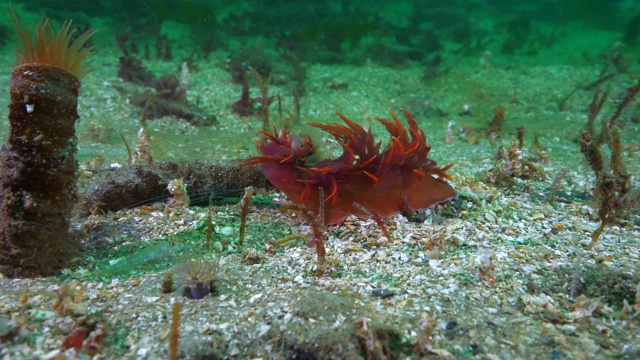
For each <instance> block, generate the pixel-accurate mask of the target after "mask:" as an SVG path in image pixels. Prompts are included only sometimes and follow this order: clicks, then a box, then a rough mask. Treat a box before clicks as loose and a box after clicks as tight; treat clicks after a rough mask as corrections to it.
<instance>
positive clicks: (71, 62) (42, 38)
mask: <svg viewBox="0 0 640 360" xmlns="http://www.w3.org/2000/svg"><path fill="white" fill-rule="evenodd" d="M9 9H10V13H9V20H10V21H11V25H13V29H14V30H15V32H16V35H18V43H19V44H16V45H14V50H15V53H16V66H19V65H23V64H30V63H38V64H48V65H53V66H58V67H61V68H63V69H65V70H67V71H69V72H70V73H72V74H73V75H75V76H76V77H77V78H78V79H82V78H83V77H84V76H85V75H87V74H88V73H90V72H92V71H94V70H95V69H93V68H90V66H91V63H92V62H93V61H92V60H89V61H85V60H86V59H87V58H88V57H89V56H91V55H92V54H94V51H93V48H94V47H93V46H92V47H89V48H84V47H83V46H84V45H85V44H86V42H87V41H88V40H89V39H90V38H91V37H92V36H93V35H94V34H95V33H96V32H97V31H98V30H95V29H90V30H88V31H86V32H85V33H83V34H81V35H79V36H77V37H76V38H75V39H74V35H75V33H76V31H77V29H75V28H74V29H71V23H72V21H71V20H66V21H65V22H64V23H63V24H62V26H61V27H60V29H58V31H55V32H54V30H53V27H52V26H51V23H50V22H49V19H47V18H45V17H44V16H43V17H42V18H40V21H38V24H37V25H36V27H35V31H33V24H31V25H30V26H29V30H27V29H26V28H25V27H24V25H22V22H21V21H20V18H19V17H18V14H16V12H15V10H13V7H12V6H11V5H9ZM32 32H33V35H32Z"/></svg>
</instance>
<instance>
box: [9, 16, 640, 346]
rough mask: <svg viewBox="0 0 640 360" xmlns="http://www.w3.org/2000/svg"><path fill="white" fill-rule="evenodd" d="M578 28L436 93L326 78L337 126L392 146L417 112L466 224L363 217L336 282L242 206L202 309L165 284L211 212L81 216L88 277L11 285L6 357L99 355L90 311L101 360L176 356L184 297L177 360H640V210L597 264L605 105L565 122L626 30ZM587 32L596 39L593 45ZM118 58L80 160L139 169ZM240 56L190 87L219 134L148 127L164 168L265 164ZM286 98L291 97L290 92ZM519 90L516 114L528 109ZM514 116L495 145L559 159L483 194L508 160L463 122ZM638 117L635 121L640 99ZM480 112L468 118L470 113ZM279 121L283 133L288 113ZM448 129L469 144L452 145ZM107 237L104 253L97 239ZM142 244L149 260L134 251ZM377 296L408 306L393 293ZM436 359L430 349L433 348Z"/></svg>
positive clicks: (372, 67) (98, 88) (405, 72)
mask: <svg viewBox="0 0 640 360" xmlns="http://www.w3.org/2000/svg"><path fill="white" fill-rule="evenodd" d="M573 31H574V32H573V33H569V34H568V35H567V37H566V38H565V39H563V40H562V41H561V43H560V44H558V45H556V46H554V47H553V48H551V49H548V50H544V51H543V52H541V53H539V54H537V55H533V56H509V57H507V56H504V55H501V54H499V53H494V54H493V56H492V59H491V66H482V65H481V63H480V61H479V60H478V58H477V57H476V56H473V57H467V58H461V59H460V60H457V61H455V62H454V61H453V60H451V62H450V63H448V64H446V66H447V67H448V68H449V71H447V72H445V73H442V74H441V75H439V76H437V77H436V78H434V79H430V80H425V79H423V69H422V68H421V67H420V66H418V65H410V66H407V67H403V68H399V69H391V68H384V67H381V66H379V65H376V64H375V63H373V62H369V61H365V62H364V63H363V64H362V65H358V66H355V65H310V64H308V65H307V66H308V68H307V69H308V76H307V81H306V83H305V85H306V89H307V93H306V96H305V97H304V98H303V99H302V120H303V121H313V122H325V123H326V122H331V121H338V120H339V119H338V118H337V117H336V116H335V115H334V114H333V112H334V111H335V110H339V111H340V112H342V113H343V114H345V115H346V116H348V117H350V118H351V119H352V120H354V121H356V122H359V123H365V124H368V125H371V126H372V128H373V130H374V133H375V134H377V135H378V136H380V138H381V139H383V140H384V141H387V136H386V135H385V134H384V132H383V129H382V128H381V127H380V126H378V125H375V124H374V122H373V121H372V119H371V117H372V116H382V117H386V116H387V111H388V109H393V110H394V111H396V112H399V111H400V109H401V108H406V109H408V110H409V111H410V112H412V113H413V114H414V116H415V118H416V119H417V121H418V123H419V124H420V126H421V127H422V128H423V129H424V131H425V133H426V134H427V136H428V140H429V143H430V145H431V146H432V147H433V148H432V152H431V154H430V156H431V157H432V158H433V159H435V160H436V161H438V163H439V164H440V165H446V164H448V163H451V162H455V163H456V165H455V166H454V167H453V168H452V169H451V170H450V171H449V173H450V174H451V175H452V180H451V183H452V184H453V185H454V186H455V188H456V189H457V190H458V191H459V192H460V193H463V194H464V196H462V197H461V198H460V199H459V200H458V201H459V203H458V205H457V207H456V211H449V212H447V210H446V208H445V209H439V210H437V211H436V212H441V213H445V214H448V215H444V216H443V215H440V216H439V217H438V218H437V221H434V220H433V219H434V218H433V217H430V218H427V220H426V221H425V222H424V223H414V222H408V221H407V219H405V218H404V217H402V216H395V217H392V218H389V219H387V220H386V222H387V226H388V227H389V229H390V231H391V234H392V237H393V242H389V241H388V239H386V238H384V237H383V235H382V233H381V231H380V229H379V228H378V227H377V226H376V225H375V223H373V222H372V221H363V220H359V219H355V218H349V219H348V220H347V221H346V222H345V223H343V224H341V225H338V226H332V227H330V228H328V229H327V232H328V235H329V239H328V241H327V243H326V247H327V251H328V261H329V263H330V267H331V270H330V271H329V273H328V275H327V276H324V277H317V276H316V275H315V253H314V251H313V249H312V248H311V247H309V246H307V245H306V244H304V243H302V242H301V241H297V242H292V243H290V244H287V245H282V246H278V247H276V246H275V245H274V243H275V241H276V240H277V239H280V238H282V237H284V236H286V235H288V234H303V235H310V229H309V227H308V226H307V225H306V224H305V223H304V222H303V221H300V219H299V218H297V217H295V216H291V215H290V214H284V213H280V212H279V211H278V210H277V209H271V208H255V207H253V208H252V209H251V210H250V214H249V217H248V225H247V226H248V227H247V239H246V240H245V245H244V249H240V248H239V247H238V245H237V233H238V226H239V222H238V218H239V210H238V208H237V206H235V205H226V206H225V205H221V206H216V207H213V208H212V212H213V222H214V224H215V229H214V230H215V231H214V241H215V242H216V247H217V248H218V249H222V251H220V250H219V251H217V252H214V254H212V255H211V256H215V257H218V258H219V259H220V268H219V271H218V278H219V284H220V286H219V291H218V294H217V295H213V296H207V297H205V298H204V299H202V300H191V299H187V298H185V297H183V296H182V295H181V294H180V292H179V291H176V292H173V293H170V294H163V293H161V291H160V284H161V282H162V278H163V277H164V276H165V275H166V274H167V273H169V272H171V273H175V274H176V279H177V283H178V284H179V283H180V277H181V275H180V274H181V271H182V270H180V269H181V263H184V261H185V259H187V258H188V257H192V256H199V257H202V256H203V255H202V250H198V249H201V247H202V244H203V242H204V238H205V235H204V230H203V226H202V222H203V221H204V220H203V219H204V217H205V214H206V211H207V209H206V208H197V207H194V208H188V209H169V208H166V207H165V206H164V205H163V204H158V205H154V206H152V207H147V208H144V209H142V208H135V209H129V210H124V211H120V212H118V213H115V214H105V215H100V216H94V217H91V218H90V219H76V220H75V224H76V226H79V227H82V224H86V223H87V222H91V223H92V224H101V226H98V227H96V228H97V229H100V231H98V232H99V233H91V231H89V234H88V237H86V238H85V240H84V243H83V248H84V249H85V253H84V254H83V256H84V257H83V258H82V259H79V260H78V264H79V265H78V267H75V268H72V269H69V270H68V271H65V273H64V274H63V275H61V276H60V277H56V278H47V279H31V280H29V279H8V278H0V285H1V290H0V312H1V313H0V336H4V337H3V338H2V339H3V343H2V344H1V345H0V355H1V356H2V357H3V358H4V359H61V358H74V357H76V356H77V357H79V358H90V357H91V356H90V355H88V354H85V353H76V351H75V350H73V349H69V350H67V351H63V350H61V345H62V343H63V342H64V340H65V338H66V337H67V335H68V334H70V333H71V332H72V331H73V330H74V329H75V328H77V327H78V326H79V325H78V324H79V323H80V324H81V322H82V321H83V319H84V317H85V316H87V317H88V318H89V320H87V321H98V322H99V324H100V325H99V326H100V328H101V329H103V330H104V332H105V333H104V335H103V336H102V342H100V344H99V346H98V348H97V354H96V355H94V356H93V358H98V359H102V358H104V359H110V358H121V359H161V358H168V356H169V347H170V345H169V339H170V338H171V335H170V328H171V313H172V306H173V304H174V303H176V302H180V303H182V310H181V317H180V325H179V334H180V339H179V356H180V358H184V359H218V358H220V359H222V358H238V359H284V358H292V359H293V358H296V359H315V358H336V359H357V358H365V357H366V355H365V352H364V350H363V347H362V346H361V343H360V342H359V339H360V340H363V339H368V340H364V342H363V343H364V344H365V345H364V346H365V347H367V346H369V351H370V353H369V356H370V357H369V358H371V359H378V358H382V357H375V356H383V355H389V354H391V355H392V356H393V358H396V359H404V358H420V357H421V356H425V357H426V358H438V357H441V358H480V359H611V358H626V359H637V358H639V357H640V316H639V314H638V311H640V308H639V306H640V290H639V289H638V286H640V284H639V281H640V275H639V274H638V270H639V266H640V257H639V254H640V246H639V244H640V226H639V225H638V224H639V221H640V220H639V219H638V215H637V212H636V213H635V215H631V216H629V217H626V218H625V219H624V220H622V221H620V222H618V223H616V224H612V225H610V226H608V227H607V228H606V230H605V231H604V234H603V236H602V238H601V239H600V241H599V243H598V244H597V245H596V246H595V247H594V248H593V249H592V250H590V251H587V250H585V249H584V248H583V246H584V245H585V244H588V243H589V240H590V234H591V232H592V231H593V230H595V229H596V227H597V226H598V224H599V222H598V221H597V220H596V219H594V211H595V209H594V206H595V204H596V203H595V201H594V199H593V197H592V195H591V194H592V191H591V189H592V187H593V184H594V176H593V173H592V171H591V170H590V168H589V167H588V165H587V163H586V162H585V161H584V157H583V155H582V154H581V153H580V151H579V146H578V144H577V142H576V137H577V135H578V134H579V132H580V130H581V129H583V128H584V126H585V123H586V115H587V111H588V105H589V102H590V101H591V98H592V96H593V92H592V91H582V90H581V91H578V92H577V93H576V94H575V96H573V97H572V98H571V99H570V100H569V101H568V102H567V104H566V108H565V110H563V111H560V110H559V109H558V102H559V101H560V99H561V98H562V97H563V96H565V95H566V94H568V93H569V92H570V91H571V90H572V89H573V88H574V86H576V85H579V84H586V83H589V82H590V81H592V80H594V79H595V78H597V76H598V74H599V72H600V69H601V67H602V61H601V60H598V55H599V54H602V53H606V52H607V51H608V50H609V48H610V47H611V45H612V44H613V43H614V42H615V40H616V38H617V37H618V36H619V35H618V34H611V33H600V32H592V33H588V32H586V30H585V29H577V28H576V29H574V30H573ZM586 38H588V39H589V41H587V40H579V39H586ZM105 42H107V40H105ZM592 44H602V45H601V46H594V45H592ZM584 54H587V55H584ZM118 56H119V54H118V52H117V50H116V49H115V48H113V47H109V46H103V47H102V48H100V49H99V51H98V55H97V56H96V64H97V70H96V71H95V72H94V73H92V74H90V75H89V76H87V78H86V79H85V80H84V81H83V87H82V92H81V97H80V105H79V113H80V116H81V120H80V121H79V123H78V125H77V134H78V137H79V143H78V147H79V149H78V159H79V162H80V163H83V162H84V161H87V160H89V159H91V158H93V157H95V156H102V157H104V165H103V167H104V168H106V167H108V166H109V165H110V164H114V163H119V164H122V165H125V163H126V161H127V155H126V151H125V148H124V146H123V144H122V141H121V140H120V136H119V134H120V133H122V134H123V135H124V136H125V138H127V140H128V141H129V143H130V144H133V143H134V142H135V139H136V133H137V130H138V120H139V118H140V109H138V108H136V107H134V106H132V105H130V104H129V100H128V99H127V98H126V97H125V96H124V95H122V94H121V93H119V92H118V91H117V90H116V87H119V86H123V87H127V86H130V85H126V84H123V83H122V81H121V80H119V79H118V78H117V77H116V65H117V60H118ZM226 56H227V53H225V52H214V53H213V54H212V56H211V58H210V60H209V61H208V62H207V63H200V64H199V69H198V70H197V71H193V72H192V73H191V85H190V87H189V92H188V96H189V98H190V99H192V100H193V101H195V100H196V99H199V100H200V106H201V107H202V108H203V109H204V110H205V111H207V112H211V113H213V114H215V115H216V116H217V118H218V121H219V123H220V125H219V126H216V127H211V128H205V129H202V128H194V127H192V126H190V125H187V124H185V123H183V122H180V121H177V120H176V119H171V118H164V119H160V120H154V121H150V122H149V123H148V130H149V132H150V134H151V146H152V150H151V151H152V155H153V157H154V159H155V160H156V161H185V160H209V161H222V160H227V159H234V158H244V157H248V156H253V155H255V154H256V153H255V146H254V144H253V140H254V139H255V138H257V130H258V129H259V128H260V119H258V118H245V119H240V118H238V117H237V116H236V115H234V114H233V113H232V112H231V109H230V104H231V103H233V102H234V101H235V100H236V98H237V97H238V95H239V93H240V87H239V86H238V85H234V84H231V83H230V82H229V75H228V74H227V73H226V72H225V70H224V65H223V64H224V60H225V58H226ZM635 56H636V59H635V62H634V64H633V65H632V67H631V70H630V71H629V72H628V73H627V74H621V75H619V76H618V77H617V78H616V79H614V80H613V81H612V82H611V83H610V84H611V87H612V98H616V97H619V96H620V95H621V94H623V93H624V90H625V88H626V87H627V86H630V85H631V84H634V83H635V82H636V81H637V79H638V75H637V74H638V71H639V69H640V65H639V64H638V60H637V57H638V53H637V52H636V54H635ZM588 59H590V60H588ZM12 61H13V54H12V53H11V51H10V49H9V46H5V47H4V48H3V51H2V53H1V54H0V64H2V66H0V83H1V84H2V87H1V88H2V89H1V91H0V103H8V83H9V74H10V70H11V66H10V65H9V64H11V63H12ZM149 66H150V67H151V69H152V70H154V71H155V72H156V73H165V72H169V71H173V72H176V73H178V70H177V69H178V67H179V62H178V61H174V62H155V61H151V62H150V63H149ZM330 85H331V86H330ZM330 87H334V88H335V87H338V88H341V89H337V90H336V89H331V88H330ZM270 91H271V93H272V94H276V93H277V92H279V91H281V92H282V93H285V90H284V89H283V88H280V87H279V86H277V85H275V86H272V87H271V88H270ZM514 91H517V100H518V101H517V103H514V102H512V99H513V97H514ZM636 101H638V100H636ZM609 104H611V102H610V103H609ZM498 106H503V107H504V109H505V122H504V129H503V131H502V133H501V136H500V139H498V140H497V141H496V143H497V144H501V145H504V146H509V144H510V143H511V142H512V141H515V130H514V129H515V127H517V126H524V127H525V148H524V149H523V155H524V156H525V157H528V156H531V155H532V152H531V145H532V143H533V139H534V136H536V135H538V136H539V139H540V141H541V142H542V144H544V146H546V148H547V151H548V155H549V161H548V162H546V163H536V165H538V166H539V167H540V168H541V169H543V170H544V174H545V178H544V179H542V180H520V179H515V180H514V182H513V184H512V185H511V186H506V187H505V186H495V185H493V184H488V183H485V182H484V181H483V178H484V175H483V174H484V172H485V171H486V170H487V169H490V168H492V167H494V166H495V164H496V161H495V148H492V146H491V145H490V143H489V142H488V141H486V140H484V141H482V142H480V143H479V144H470V143H468V142H467V139H466V138H465V137H464V136H463V135H461V134H460V133H459V132H458V128H459V127H460V126H462V125H463V124H471V125H472V126H473V127H475V128H476V129H483V128H484V127H485V126H486V123H487V122H488V121H489V120H490V119H491V118H492V117H493V114H494V111H495V109H496V108H497V107H498ZM633 106H635V107H636V110H635V111H636V112H637V111H638V110H637V107H638V104H637V102H636V103H635V104H634V105H633ZM284 107H285V114H286V113H291V111H292V104H291V102H290V99H289V98H288V97H285V103H284ZM465 107H468V109H469V115H468V116H461V115H460V113H462V112H463V110H464V109H465ZM7 111H8V110H7V108H6V107H2V108H0V117H2V118H6V115H7ZM611 113H612V107H611V106H610V105H609V106H606V107H605V109H604V112H603V114H605V115H606V114H611ZM271 114H272V118H274V119H275V123H276V125H279V124H278V121H279V119H278V116H277V113H276V111H275V107H274V108H273V109H272V112H271ZM628 119H629V117H627V115H626V113H625V117H624V120H625V121H626V127H625V128H624V130H622V131H621V137H622V144H623V145H626V146H628V148H629V149H630V150H629V151H625V152H624V155H625V158H624V160H625V162H626V165H627V171H628V172H629V173H630V174H634V175H636V177H635V178H634V180H633V185H634V186H635V187H636V188H637V187H638V186H640V184H639V182H638V178H637V174H638V170H639V168H640V152H639V151H638V145H640V143H639V141H640V125H639V124H638V123H637V122H636V123H633V122H631V121H628ZM449 122H453V124H454V126H453V129H454V130H455V131H454V135H455V136H454V140H453V142H452V143H449V144H447V143H445V134H446V130H447V126H448V124H449ZM299 129H300V131H308V128H304V127H303V126H301V127H300V128H299ZM7 131H8V123H7V121H2V122H1V123H0V135H1V136H2V138H6V135H7ZM313 136H314V138H316V142H317V143H318V144H320V145H321V146H329V145H331V142H330V141H321V140H320V138H319V137H318V136H322V133H321V132H317V131H316V132H313ZM625 149H626V148H625ZM563 168H564V169H566V170H567V173H566V175H565V177H564V179H563V181H562V183H561V187H560V193H561V194H562V196H559V197H558V201H556V203H555V204H554V205H550V204H549V202H548V200H547V197H548V194H549V191H550V187H551V182H552V181H553V178H554V177H555V175H556V174H557V173H558V171H560V170H561V169H563ZM84 181H88V182H90V181H92V180H91V179H85V180H84ZM278 197H280V198H284V196H283V195H279V196H278ZM450 206H451V205H450ZM97 238H99V239H100V247H99V248H96V244H92V243H91V241H92V239H94V240H95V239H97ZM167 242H172V243H174V245H175V250H171V249H169V250H166V248H165V246H164V245H163V244H166V243H167ZM158 244H159V245H158ZM144 249H151V250H148V251H147V252H146V253H144V252H143V253H142V255H136V254H140V251H144ZM189 249H191V252H190V250H189ZM193 249H196V250H195V251H194V250H193ZM243 250H244V253H243ZM197 253H200V255H194V254H197ZM207 256H209V255H207ZM116 259H120V261H123V262H129V263H130V267H131V268H126V269H124V270H121V269H120V270H118V271H115V270H114V271H110V270H109V266H110V265H108V261H109V260H116ZM254 262H256V263H255V264H254ZM120 264H122V263H120ZM111 266H114V265H111ZM63 284H69V285H71V287H72V289H73V291H72V294H77V292H79V290H78V289H82V293H81V294H80V295H79V296H76V298H75V299H73V300H72V303H73V306H71V305H70V306H69V309H68V311H65V312H63V313H58V312H56V311H54V310H53V304H54V303H55V301H56V300H57V298H58V294H59V293H60V289H61V287H62V286H63ZM572 289H573V290H572ZM374 290H384V291H385V292H387V293H388V292H391V293H392V295H391V296H388V297H387V296H385V297H379V296H376V295H375V294H378V292H374ZM572 292H573V295H574V297H571V295H572ZM25 294H26V295H25ZM581 294H582V295H583V296H582V297H579V295H581ZM72 297H73V296H72ZM625 300H626V301H627V303H628V305H625ZM363 318H366V320H363ZM364 322H366V330H365V329H364V328H363V323H364ZM425 327H428V328H430V329H431V330H430V334H429V335H430V336H427V335H425V334H424V333H425V331H424V328H425ZM9 333H11V334H12V335H11V336H8V335H6V334H9ZM9 337H10V338H11V340H8V338H9ZM367 341H368V342H367ZM367 344H368V345H367ZM416 344H418V346H417V347H416ZM420 347H422V353H423V354H422V355H421V354H420V351H419V350H418V351H416V349H419V348H420Z"/></svg>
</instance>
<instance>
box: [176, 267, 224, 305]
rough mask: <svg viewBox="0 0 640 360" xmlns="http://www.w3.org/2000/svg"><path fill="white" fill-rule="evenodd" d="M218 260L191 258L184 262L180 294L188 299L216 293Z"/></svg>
mask: <svg viewBox="0 0 640 360" xmlns="http://www.w3.org/2000/svg"><path fill="white" fill-rule="evenodd" d="M219 265H220V261H219V260H218V259H216V260H207V259H191V260H189V261H187V262H186V263H185V264H184V267H183V271H184V273H185V281H184V287H183V290H182V294H183V295H184V296H185V297H187V298H189V299H202V298H204V297H205V296H207V295H209V294H210V293H216V288H217V282H218V269H219V267H220V266H219Z"/></svg>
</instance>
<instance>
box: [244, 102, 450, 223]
mask: <svg viewBox="0 0 640 360" xmlns="http://www.w3.org/2000/svg"><path fill="white" fill-rule="evenodd" d="M402 111H403V112H404V114H405V116H406V118H407V122H408V124H409V131H408V132H407V129H406V128H405V127H404V125H403V124H402V122H401V121H400V120H399V119H398V117H397V116H396V115H395V114H394V113H393V111H391V110H390V111H389V113H390V114H391V117H392V120H385V119H382V118H376V120H377V121H379V122H380V123H381V124H382V125H384V126H385V127H386V129H387V131H388V132H389V134H390V135H391V140H390V142H389V144H388V146H387V147H386V148H385V149H384V150H383V151H382V152H381V151H380V148H381V142H379V141H378V142H376V140H375V139H374V137H373V134H372V133H371V130H365V129H364V128H363V127H362V126H360V125H358V124H356V123H355V122H353V121H351V120H349V119H348V118H347V117H346V116H344V115H342V114H341V113H339V112H337V111H336V114H337V115H338V116H339V117H340V118H342V120H343V121H344V122H345V123H346V125H342V124H338V123H331V124H329V125H324V124H318V123H308V124H309V125H311V126H314V127H317V128H319V129H322V130H324V131H326V132H328V133H329V134H331V135H332V136H333V137H334V138H335V139H336V141H337V142H338V144H340V146H341V147H342V155H340V156H339V157H337V158H335V159H332V158H328V159H325V160H321V161H319V162H313V161H312V159H314V158H315V157H316V156H315V153H316V151H315V150H314V147H313V142H312V140H311V137H309V135H304V136H298V135H295V134H290V133H288V132H287V131H286V129H283V130H282V131H281V132H280V133H278V131H277V130H276V129H275V128H274V132H273V133H268V132H264V131H261V133H262V134H263V135H264V139H263V140H259V141H258V142H257V148H258V151H259V153H260V155H259V156H256V157H252V158H249V159H247V160H246V161H245V163H246V164H258V163H259V164H261V169H262V172H263V173H264V176H265V177H266V178H267V180H269V181H270V182H271V183H272V184H273V185H274V186H275V187H276V188H278V189H280V190H281V191H282V192H284V193H285V194H286V195H287V196H288V197H289V199H290V200H291V201H292V202H293V203H295V204H302V205H304V206H305V207H306V208H307V209H308V210H310V211H312V212H313V213H314V214H315V215H316V216H318V214H319V212H320V209H321V207H320V201H321V200H320V196H321V194H323V196H324V198H323V200H322V201H323V207H322V208H323V209H324V221H325V224H327V225H331V224H338V223H340V222H342V221H344V220H345V219H346V218H347V217H348V216H349V215H356V216H358V217H360V218H368V217H371V216H374V217H378V218H386V217H388V216H391V215H395V214H398V213H401V212H405V211H412V210H422V209H426V208H430V207H432V206H434V205H436V204H438V203H441V202H444V201H447V200H450V199H452V198H454V197H456V192H455V190H454V189H453V187H452V186H451V185H450V184H448V183H447V182H446V181H445V179H446V178H449V176H448V175H447V173H446V171H447V170H448V169H449V168H451V167H452V166H453V165H454V164H450V165H448V166H445V167H442V168H438V167H437V164H436V162H435V161H433V160H432V159H429V158H428V157H427V155H428V154H429V151H430V150H431V147H430V146H429V145H427V139H426V136H425V134H424V131H422V129H420V127H419V126H418V124H417V123H416V122H415V121H414V120H413V116H412V115H411V114H410V113H409V112H408V111H406V110H404V109H403V110H402Z"/></svg>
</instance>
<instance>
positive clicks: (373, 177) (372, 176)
mask: <svg viewBox="0 0 640 360" xmlns="http://www.w3.org/2000/svg"><path fill="white" fill-rule="evenodd" d="M363 173H364V174H365V175H367V176H368V177H369V178H370V179H371V180H373V186H378V177H377V176H375V175H373V174H370V173H368V172H366V171H363Z"/></svg>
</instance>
